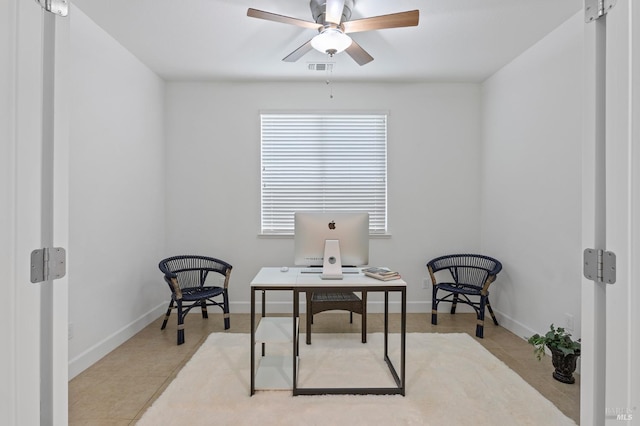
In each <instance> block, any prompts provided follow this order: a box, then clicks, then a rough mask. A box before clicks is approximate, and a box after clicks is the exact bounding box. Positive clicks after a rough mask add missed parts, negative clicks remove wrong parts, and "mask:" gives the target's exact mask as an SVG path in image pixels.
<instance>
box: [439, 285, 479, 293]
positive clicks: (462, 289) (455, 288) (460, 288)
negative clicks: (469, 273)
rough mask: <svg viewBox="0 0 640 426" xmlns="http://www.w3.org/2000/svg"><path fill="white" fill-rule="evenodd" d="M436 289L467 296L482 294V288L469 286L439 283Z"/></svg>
mask: <svg viewBox="0 0 640 426" xmlns="http://www.w3.org/2000/svg"><path fill="white" fill-rule="evenodd" d="M437 286H438V288H440V289H441V290H445V291H450V292H455V293H459V294H469V295H477V296H479V295H480V294H481V292H482V287H478V286H475V285H469V284H456V283H439V284H437Z"/></svg>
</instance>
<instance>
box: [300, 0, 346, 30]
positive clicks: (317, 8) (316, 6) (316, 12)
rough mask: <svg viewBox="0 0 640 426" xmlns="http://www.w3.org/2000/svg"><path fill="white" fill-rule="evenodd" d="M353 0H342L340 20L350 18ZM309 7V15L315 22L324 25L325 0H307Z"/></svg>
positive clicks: (343, 20)
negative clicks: (342, 6)
mask: <svg viewBox="0 0 640 426" xmlns="http://www.w3.org/2000/svg"><path fill="white" fill-rule="evenodd" d="M353 5H354V0H344V9H343V10H342V19H341V20H340V22H345V21H348V20H349V19H351V10H352V9H353ZM309 7H310V8H311V16H312V17H313V20H314V22H315V23H317V24H320V25H325V19H324V16H325V11H326V9H327V1H326V0H311V1H310V2H309Z"/></svg>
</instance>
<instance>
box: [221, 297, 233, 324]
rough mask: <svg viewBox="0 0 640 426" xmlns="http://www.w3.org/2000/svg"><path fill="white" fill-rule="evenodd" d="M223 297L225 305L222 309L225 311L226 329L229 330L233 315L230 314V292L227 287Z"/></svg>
mask: <svg viewBox="0 0 640 426" xmlns="http://www.w3.org/2000/svg"><path fill="white" fill-rule="evenodd" d="M222 298H223V300H224V306H223V307H222V311H223V312H224V329H225V330H228V329H229V328H230V327H231V315H230V314H229V293H228V292H227V289H226V288H225V289H224V292H223V293H222Z"/></svg>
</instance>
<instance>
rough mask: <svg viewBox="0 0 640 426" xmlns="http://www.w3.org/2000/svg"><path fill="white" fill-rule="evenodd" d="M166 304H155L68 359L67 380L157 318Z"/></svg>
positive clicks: (164, 309) (163, 311)
mask: <svg viewBox="0 0 640 426" xmlns="http://www.w3.org/2000/svg"><path fill="white" fill-rule="evenodd" d="M166 309H167V304H166V303H164V302H163V303H162V304H161V305H158V306H156V307H155V308H153V309H151V310H150V311H148V312H146V313H145V314H143V315H141V316H140V317H138V318H137V319H136V320H134V321H132V322H131V323H129V324H127V325H125V326H124V327H122V328H121V329H119V330H118V331H116V332H115V333H113V334H112V335H110V336H108V337H106V338H105V339H103V340H101V341H100V342H98V343H96V344H95V345H93V346H92V347H90V348H89V349H87V350H86V351H84V352H82V353H81V354H80V355H78V356H76V357H75V358H73V359H70V360H69V380H71V379H73V378H74V377H76V376H77V375H78V374H80V373H82V372H83V371H84V370H86V369H87V368H89V367H91V366H92V365H93V364H95V363H96V362H98V361H99V360H100V359H101V358H102V357H104V356H105V355H107V354H108V353H109V352H111V351H112V350H114V349H115V348H117V347H118V346H120V345H121V344H123V343H124V342H126V341H127V340H129V339H130V338H131V337H133V336H134V335H135V334H136V333H138V332H139V331H140V330H142V329H143V328H145V327H146V326H147V325H149V324H151V323H152V322H153V321H155V320H157V319H158V317H159V316H160V315H162V314H164V313H165V311H166Z"/></svg>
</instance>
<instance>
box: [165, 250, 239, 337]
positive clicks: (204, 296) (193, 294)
mask: <svg viewBox="0 0 640 426" xmlns="http://www.w3.org/2000/svg"><path fill="white" fill-rule="evenodd" d="M158 267H159V268H160V270H161V271H162V273H163V274H164V280H165V281H166V282H167V284H168V285H169V289H171V301H170V302H169V308H168V309H167V313H166V315H165V317H164V321H163V322H162V327H161V330H164V328H165V327H166V326H167V321H168V320H169V315H171V310H172V309H174V304H175V305H176V306H175V309H177V310H178V345H181V344H183V343H184V318H185V316H186V315H187V314H188V313H189V311H190V310H191V308H194V307H197V306H199V307H200V308H201V309H202V318H209V315H208V313H207V306H218V307H220V308H222V312H224V328H225V330H226V329H228V328H229V327H230V326H231V325H230V318H229V295H228V292H227V288H228V286H229V277H230V276H231V269H232V266H231V265H229V264H228V263H227V262H224V261H222V260H219V259H214V258H212V257H205V256H191V255H187V256H173V257H169V258H167V259H164V260H162V261H161V262H160V264H159V265H158ZM209 272H215V273H217V274H220V275H222V276H223V277H224V284H223V285H222V286H219V285H207V276H208V275H209ZM212 284H213V283H212ZM215 284H219V283H215ZM219 296H221V297H222V300H221V301H216V300H213V298H214V297H219Z"/></svg>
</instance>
